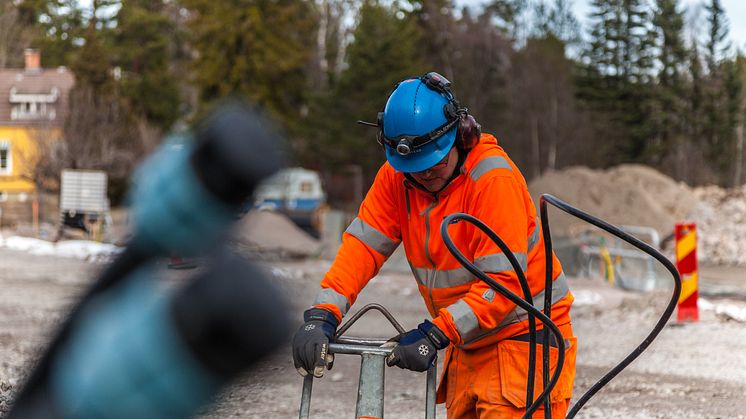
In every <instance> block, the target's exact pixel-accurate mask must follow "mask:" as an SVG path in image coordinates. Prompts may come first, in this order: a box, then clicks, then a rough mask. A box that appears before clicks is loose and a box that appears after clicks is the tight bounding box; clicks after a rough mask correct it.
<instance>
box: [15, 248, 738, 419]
mask: <svg viewBox="0 0 746 419" xmlns="http://www.w3.org/2000/svg"><path fill="white" fill-rule="evenodd" d="M267 266H268V269H270V270H271V271H272V273H273V274H274V277H275V280H276V281H277V283H278V284H280V286H282V288H283V289H284V290H286V295H287V298H288V300H289V301H290V302H291V305H292V308H293V310H294V311H295V312H296V313H297V314H296V317H297V318H300V315H301V312H302V310H303V309H304V308H305V307H307V306H308V305H309V304H310V303H311V302H312V300H313V298H314V295H315V292H316V289H317V287H318V281H319V279H320V278H321V276H322V275H323V273H324V272H325V271H326V269H327V268H328V266H329V262H328V261H321V260H307V261H275V262H272V263H271V264H267ZM101 267H102V265H99V264H90V263H86V262H83V261H79V260H74V259H61V258H50V257H42V256H32V255H28V254H25V253H21V252H16V251H10V250H7V249H0V286H2V289H3V292H2V293H0V325H1V326H2V327H0V360H1V361H0V362H1V364H0V413H3V412H6V411H7V410H8V407H9V403H10V401H11V399H12V397H13V395H14V393H15V391H17V389H18V386H19V383H20V382H22V380H23V376H24V374H25V372H26V371H27V370H28V367H29V364H30V363H31V362H32V361H33V359H34V357H35V356H37V355H38V353H39V350H40V349H41V348H43V345H44V342H45V340H46V339H48V337H49V336H50V334H51V332H52V331H53V328H54V326H55V325H56V324H58V323H59V321H60V319H61V318H62V316H63V315H64V314H65V313H66V312H67V310H68V309H69V307H70V305H71V304H72V303H73V302H74V299H75V298H76V296H77V295H78V294H79V293H80V292H81V291H82V290H83V289H84V287H85V286H86V284H87V283H88V281H90V279H91V278H92V277H93V276H94V275H95V273H96V272H97V271H98V270H99V269H100V268H101ZM728 272H729V274H730V275H729V277H728V278H730V279H727V278H726V279H723V278H719V279H718V285H719V286H724V285H727V286H729V287H730V288H729V289H730V290H731V291H734V290H735V291H738V290H739V289H740V288H741V287H740V285H739V282H737V281H739V279H740V278H742V277H743V274H744V273H746V270H728ZM176 275H177V276H178V275H190V271H181V272H180V273H178V274H176ZM703 276H704V275H703ZM706 284H707V281H704V280H703V291H705V289H704V287H705V285H706ZM571 288H572V289H573V291H574V292H575V294H576V297H577V303H576V305H575V307H574V309H573V323H574V327H575V332H576V334H577V335H578V337H579V339H580V344H579V353H578V371H577V379H576V387H575V397H576V399H577V397H579V396H580V395H581V394H582V393H583V392H584V391H585V390H586V389H588V388H589V387H590V386H591V385H592V384H593V383H594V382H595V381H596V380H598V379H599V378H600V377H601V376H602V375H603V374H604V373H605V372H606V371H607V370H609V369H610V368H611V367H613V366H614V365H615V364H616V363H617V362H619V361H620V360H621V359H622V358H624V356H626V354H627V353H629V352H630V351H632V350H633V349H634V347H635V346H636V345H637V344H639V342H641V341H643V339H645V336H646V335H647V333H648V332H649V330H650V329H651V328H652V327H653V325H654V324H655V322H656V319H657V317H658V316H659V314H660V313H661V312H662V311H663V308H664V307H665V305H666V303H667V299H668V298H670V295H669V294H668V293H667V291H666V290H662V291H657V292H655V293H651V294H639V293H629V292H625V291H621V290H618V289H611V288H609V287H607V286H606V285H605V284H602V283H598V282H596V281H590V280H573V281H571ZM732 294H733V292H730V296H731V297H732ZM717 298H718V297H717V296H713V297H709V299H710V301H711V302H713V303H717V301H718V300H717ZM368 302H380V303H382V304H383V305H385V306H386V307H387V308H389V309H390V310H391V312H392V313H393V314H394V316H395V317H396V318H397V319H398V320H399V321H400V322H401V323H402V325H403V326H404V327H405V328H411V327H414V326H415V325H416V324H417V323H419V322H420V321H422V319H423V318H424V317H425V316H426V311H425V308H424V305H423V303H422V300H421V298H420V297H419V295H418V293H417V289H416V286H415V283H414V281H413V280H412V279H411V278H410V277H409V276H408V275H406V274H402V273H398V272H396V271H384V272H383V273H382V274H380V275H379V276H378V277H377V278H375V279H373V280H372V282H371V284H370V285H369V286H368V288H366V289H365V290H364V291H363V293H362V294H361V295H360V298H359V300H358V303H356V305H355V307H362V305H363V304H365V303H368ZM729 303H732V304H741V305H742V306H744V307H746V303H744V302H743V299H740V300H739V299H735V300H730V301H729ZM354 309H355V308H353V310H354ZM700 318H701V320H700V322H699V323H694V324H685V325H676V324H675V323H670V324H669V325H668V326H667V327H666V328H665V329H664V330H663V332H662V333H661V334H660V336H659V337H658V339H657V340H655V341H654V342H653V344H652V345H651V347H650V349H649V350H648V351H646V352H645V353H644V354H643V355H642V356H641V357H640V358H639V359H638V360H636V361H635V362H634V363H633V364H632V365H631V366H630V367H629V368H627V369H626V370H624V371H623V372H622V373H621V374H620V375H619V376H618V377H617V378H616V379H614V380H613V381H612V382H611V383H610V384H609V385H608V386H606V387H605V388H604V389H603V390H602V391H600V392H599V393H598V394H597V395H596V396H595V397H594V398H592V399H591V400H590V401H589V402H588V404H587V405H586V407H585V408H584V409H583V410H581V412H580V414H579V415H578V416H577V417H582V418H746V408H744V407H743V406H742V404H741V402H742V400H743V398H744V395H746V367H744V365H746V362H744V361H746V326H745V325H744V324H742V323H737V322H733V321H726V320H724V319H722V318H721V317H719V316H717V315H715V313H714V312H712V311H702V312H701V313H700ZM350 334H351V335H360V336H363V335H365V336H380V337H387V336H391V335H393V334H394V331H393V328H392V327H391V326H390V325H388V324H387V322H386V320H385V319H384V318H383V317H382V316H379V315H377V314H370V315H369V316H366V317H364V318H363V319H361V321H360V323H359V324H358V325H356V326H354V327H353V328H352V329H351V331H350ZM358 365H359V364H358V360H357V359H356V357H349V356H347V357H345V356H338V357H337V360H336V361H335V367H334V369H333V370H332V371H328V372H327V374H326V376H325V377H324V378H323V379H322V380H317V381H316V383H315V384H314V393H313V404H312V417H315V418H349V417H350V416H351V415H352V414H353V413H354V408H355V398H356V391H357V379H358V368H359V366H358ZM386 374H387V375H386V399H385V400H386V417H387V418H412V417H422V416H423V414H422V412H423V406H424V381H425V380H424V374H415V373H411V372H407V371H402V370H399V369H397V368H392V369H387V372H386ZM301 385H302V380H301V377H300V376H299V375H298V374H297V373H296V372H295V370H294V368H293V365H292V360H291V357H290V350H289V348H287V347H285V348H281V349H280V350H279V351H278V353H277V354H275V355H274V356H271V357H269V358H268V359H265V360H263V361H262V362H260V363H259V364H258V365H257V366H256V367H255V368H254V369H253V370H252V371H249V372H247V373H246V374H245V375H244V376H243V377H242V378H241V379H240V380H237V382H236V383H235V384H234V385H233V386H231V387H229V388H227V389H226V390H225V391H224V392H223V393H222V394H221V395H220V396H219V397H218V399H217V401H216V404H214V405H213V406H210V407H209V408H207V409H205V411H204V412H203V414H202V415H201V417H202V418H204V419H217V418H292V417H297V409H298V404H299V401H300V391H301ZM438 417H445V412H444V410H443V409H442V406H439V410H438Z"/></svg>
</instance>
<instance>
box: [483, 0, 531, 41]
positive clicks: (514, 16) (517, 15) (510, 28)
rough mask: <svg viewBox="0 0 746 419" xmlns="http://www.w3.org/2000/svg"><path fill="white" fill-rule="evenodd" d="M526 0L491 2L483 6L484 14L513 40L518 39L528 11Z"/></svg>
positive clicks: (498, 0)
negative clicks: (490, 17) (491, 17)
mask: <svg viewBox="0 0 746 419" xmlns="http://www.w3.org/2000/svg"><path fill="white" fill-rule="evenodd" d="M528 6H529V4H528V1H527V0H492V1H490V2H489V3H487V4H486V5H485V12H486V13H487V14H490V15H491V16H493V17H494V18H495V21H496V22H497V23H496V24H497V27H498V28H499V29H500V30H502V31H503V33H504V34H505V35H508V36H510V37H511V38H513V39H518V38H520V36H521V34H520V30H521V28H523V27H525V26H527V25H524V23H525V22H524V17H525V13H526V12H527V11H528Z"/></svg>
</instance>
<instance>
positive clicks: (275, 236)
mask: <svg viewBox="0 0 746 419" xmlns="http://www.w3.org/2000/svg"><path fill="white" fill-rule="evenodd" d="M235 239H236V240H237V241H238V242H239V243H241V244H243V245H246V246H249V247H251V248H253V249H255V250H257V251H259V252H264V253H278V254H280V255H281V256H291V257H307V256H313V255H316V254H318V252H319V247H320V243H319V241H318V240H316V239H314V238H313V237H311V236H309V235H308V234H306V232H304V231H303V230H301V229H300V228H299V227H298V226H296V225H295V224H294V223H293V222H292V221H291V220H290V219H289V218H287V217H286V216H284V215H282V214H280V213H277V212H273V211H251V212H249V213H247V214H246V215H245V216H244V217H243V219H242V220H241V221H239V223H238V225H237V226H236V231H235Z"/></svg>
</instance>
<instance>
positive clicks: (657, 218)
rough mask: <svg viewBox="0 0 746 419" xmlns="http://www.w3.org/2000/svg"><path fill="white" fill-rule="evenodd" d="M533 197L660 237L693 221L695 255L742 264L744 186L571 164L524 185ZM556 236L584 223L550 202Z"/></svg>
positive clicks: (745, 252)
mask: <svg viewBox="0 0 746 419" xmlns="http://www.w3.org/2000/svg"><path fill="white" fill-rule="evenodd" d="M529 189H530V191H531V195H532V196H533V199H534V202H535V203H536V204H537V206H538V203H539V195H540V194H542V193H549V194H552V195H554V196H556V197H557V198H560V199H562V200H564V201H566V202H567V203H569V204H570V205H572V206H575V207H578V208H580V209H581V210H583V211H586V212H588V213H590V214H592V215H595V216H597V217H599V218H601V219H603V220H605V221H608V222H610V223H612V224H615V225H637V226H647V227H653V228H655V229H656V230H657V231H658V233H659V234H660V237H661V239H663V238H665V237H666V236H668V235H670V234H671V233H672V232H673V229H674V225H675V223H677V222H680V221H693V222H695V223H696V224H697V231H698V239H699V240H698V243H699V246H698V248H697V256H698V259H699V260H700V261H702V262H705V263H708V264H718V265H746V185H745V186H742V187H739V188H733V189H723V188H720V187H718V186H706V187H699V188H690V187H688V186H687V185H685V184H684V183H681V182H676V181H674V180H673V179H671V178H669V177H667V176H665V175H663V174H661V173H659V172H657V171H656V170H655V169H652V168H650V167H647V166H641V165H622V166H617V167H614V168H611V169H608V170H593V169H589V168H586V167H571V168H568V169H564V170H560V171H554V172H550V173H547V174H545V175H544V176H542V177H540V178H538V179H535V180H534V181H533V182H531V183H530V184H529ZM549 221H550V226H551V229H552V233H553V234H555V235H574V234H576V233H578V232H580V231H582V230H584V229H586V228H588V227H589V226H588V224H586V223H584V222H582V221H580V220H578V219H576V218H574V217H572V216H570V215H567V214H565V213H564V212H562V211H560V210H557V209H553V208H551V207H550V212H549Z"/></svg>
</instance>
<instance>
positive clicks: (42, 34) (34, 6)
mask: <svg viewBox="0 0 746 419" xmlns="http://www.w3.org/2000/svg"><path fill="white" fill-rule="evenodd" d="M22 4H23V7H22V9H21V10H22V11H23V12H22V16H25V19H27V21H28V22H29V23H30V24H33V25H35V27H36V30H35V31H34V38H33V40H32V45H33V46H34V47H35V48H38V49H39V50H41V53H42V60H43V64H44V66H45V67H56V66H69V65H70V63H71V62H72V61H73V60H74V57H73V55H75V53H76V51H77V50H78V48H79V47H80V45H81V44H82V43H83V42H84V37H85V35H86V31H87V23H88V19H86V17H85V16H84V9H83V7H82V6H81V4H80V2H78V1H76V0H33V1H24V2H23V3H22ZM94 29H95V28H94Z"/></svg>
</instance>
